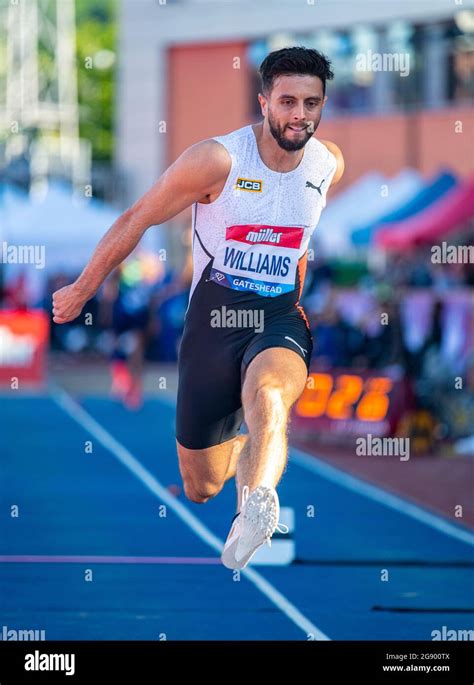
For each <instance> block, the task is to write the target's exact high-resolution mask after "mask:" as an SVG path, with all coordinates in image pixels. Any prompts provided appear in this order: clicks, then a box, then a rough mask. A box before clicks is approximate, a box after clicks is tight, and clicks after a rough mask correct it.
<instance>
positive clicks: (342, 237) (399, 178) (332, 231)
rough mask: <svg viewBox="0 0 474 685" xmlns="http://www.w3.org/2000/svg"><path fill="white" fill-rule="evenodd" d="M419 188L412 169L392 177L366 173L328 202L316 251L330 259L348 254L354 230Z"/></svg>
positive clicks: (391, 207) (401, 201)
mask: <svg viewBox="0 0 474 685" xmlns="http://www.w3.org/2000/svg"><path fill="white" fill-rule="evenodd" d="M422 185H423V181H422V178H421V176H420V174H419V173H418V172H417V171H414V170H412V169H404V170H403V171H401V172H400V173H399V174H397V175H396V176H394V177H393V178H385V177H384V176H382V174H379V173H377V172H372V173H369V174H366V175H365V176H363V177H362V178H360V179H359V180H358V181H356V182H355V183H353V184H352V185H351V186H350V187H349V188H348V189H347V190H345V191H342V192H341V193H340V194H339V195H338V196H337V197H335V198H334V199H328V203H327V207H326V208H325V209H324V211H323V213H322V215H321V219H320V222H319V225H318V227H317V228H316V231H315V233H314V240H315V246H316V249H319V248H320V249H321V251H322V252H323V254H324V255H326V256H329V257H343V256H347V255H349V254H350V253H351V251H352V250H353V245H352V240H351V236H352V232H353V231H354V229H355V228H357V227H359V226H361V225H365V224H368V223H370V222H371V221H374V220H375V219H376V218H378V217H380V216H382V215H384V214H385V213H386V212H390V211H392V210H393V209H396V208H397V207H399V206H400V205H402V204H403V203H404V202H407V201H408V200H409V199H410V198H411V197H412V196H413V193H414V191H415V190H416V189H419V188H421V187H422ZM385 187H386V192H384V190H385Z"/></svg>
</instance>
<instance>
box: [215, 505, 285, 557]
mask: <svg viewBox="0 0 474 685" xmlns="http://www.w3.org/2000/svg"><path fill="white" fill-rule="evenodd" d="M271 497H272V499H273V500H274V496H273V494H272V495H271ZM275 504H276V520H277V521H278V514H279V511H280V506H279V501H278V495H277V499H276V502H275ZM240 539H241V536H240V535H239V537H237V538H236V539H235V540H234V541H233V542H232V544H231V545H229V546H228V547H226V548H225V549H224V551H223V552H222V555H221V561H222V563H223V564H224V566H225V567H226V568H229V569H231V570H239V569H242V568H245V566H247V564H248V563H249V561H250V560H251V558H252V557H253V555H254V554H255V553H256V552H257V550H258V549H259V547H262V545H264V544H265V540H262V542H259V543H257V544H256V545H255V546H253V547H252V548H251V549H250V550H249V551H248V552H247V554H245V555H244V556H243V557H242V558H241V559H236V557H235V553H236V551H237V547H238V544H239V542H240Z"/></svg>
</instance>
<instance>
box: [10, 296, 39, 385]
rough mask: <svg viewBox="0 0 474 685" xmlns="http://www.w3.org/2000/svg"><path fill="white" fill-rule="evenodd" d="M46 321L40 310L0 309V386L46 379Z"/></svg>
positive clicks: (34, 382)
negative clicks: (16, 381)
mask: <svg viewBox="0 0 474 685" xmlns="http://www.w3.org/2000/svg"><path fill="white" fill-rule="evenodd" d="M48 340H49V318H48V316H47V314H46V312H44V311H43V310H42V309H37V310H29V311H11V310H0V385H11V383H12V379H15V378H18V383H19V385H20V387H21V384H22V383H28V384H29V385H31V384H32V383H33V384H41V383H43V382H44V380H45V376H46V374H45V371H46V350H47V345H48Z"/></svg>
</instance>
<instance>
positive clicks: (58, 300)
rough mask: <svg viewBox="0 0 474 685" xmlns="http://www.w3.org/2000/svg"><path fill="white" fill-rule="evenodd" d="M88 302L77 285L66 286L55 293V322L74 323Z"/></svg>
mask: <svg viewBox="0 0 474 685" xmlns="http://www.w3.org/2000/svg"><path fill="white" fill-rule="evenodd" d="M86 302H87V298H85V297H84V294H83V293H82V292H81V290H80V289H79V288H78V286H77V285H76V283H72V284H71V285H66V286H64V288H60V289H59V290H56V292H54V293H53V321H54V323H67V322H68V321H74V319H77V317H78V316H79V314H80V313H81V312H82V309H83V307H84V305H85V303H86Z"/></svg>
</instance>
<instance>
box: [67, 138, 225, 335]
mask: <svg viewBox="0 0 474 685" xmlns="http://www.w3.org/2000/svg"><path fill="white" fill-rule="evenodd" d="M230 166H231V160H230V157H229V155H228V153H227V152H226V150H225V149H224V147H223V146H222V145H220V144H219V143H217V142H215V141H212V140H206V141H203V142H201V143H197V144H196V145H193V146H192V147H190V148H188V149H187V150H186V151H185V152H183V154H182V155H181V156H180V157H179V158H178V159H177V160H176V162H174V164H172V165H171V166H170V167H169V168H168V169H167V170H166V172H165V173H164V174H163V175H162V176H161V177H160V178H159V179H158V181H157V182H156V183H155V185H154V186H153V187H152V188H150V190H149V191H148V192H147V193H145V195H143V196H142V197H141V198H140V199H139V200H138V201H137V202H136V203H135V204H134V205H133V206H132V207H130V208H129V209H127V210H126V211H125V212H124V213H123V214H122V215H121V216H120V217H119V218H118V219H117V221H115V223H114V224H113V225H112V226H111V228H110V229H109V230H108V231H107V233H106V234H105V235H104V237H103V238H102V239H101V240H100V242H99V244H98V245H97V247H96V249H95V252H94V254H93V255H92V257H91V259H90V261H89V263H88V264H87V266H86V267H85V268H84V270H83V271H82V273H81V275H80V276H79V277H78V279H77V280H76V281H75V282H74V283H72V284H71V285H68V286H66V287H65V288H61V289H60V290H58V291H56V292H55V293H54V294H53V321H54V322H55V323H66V322H67V321H72V320H73V319H75V318H77V317H78V316H79V314H80V313H81V311H82V308H83V307H84V305H85V303H86V302H87V301H88V300H90V299H91V297H93V296H94V294H95V293H96V292H97V290H98V289H99V287H100V286H101V284H102V283H103V282H104V280H105V279H106V278H107V276H108V275H109V274H110V273H111V272H112V271H113V270H114V269H115V268H116V267H117V266H118V265H119V264H120V263H121V262H123V260H124V259H125V258H126V257H128V255H129V254H130V253H131V252H132V251H133V250H134V249H135V247H136V246H137V244H138V243H139V241H140V239H141V237H142V236H143V234H144V233H145V231H146V230H147V228H149V227H150V226H154V225H157V224H162V223H164V222H165V221H168V220H169V219H171V218H172V217H174V216H176V215H177V214H179V213H180V212H181V211H182V210H183V209H186V207H189V206H190V205H192V204H193V203H194V202H198V201H199V200H203V199H204V198H205V197H206V196H208V195H211V194H212V193H214V192H215V190H216V188H220V187H221V186H222V183H223V182H224V181H225V179H226V178H227V175H228V173H229V171H230Z"/></svg>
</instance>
